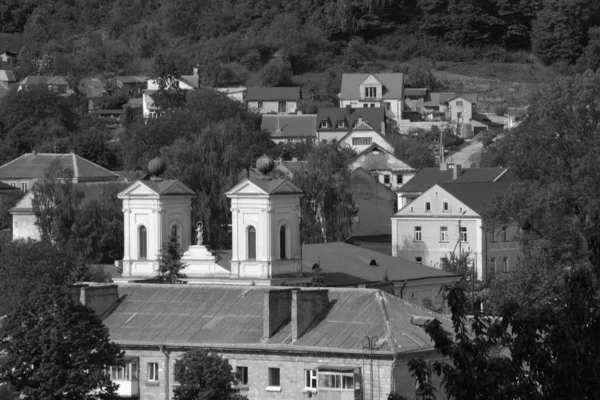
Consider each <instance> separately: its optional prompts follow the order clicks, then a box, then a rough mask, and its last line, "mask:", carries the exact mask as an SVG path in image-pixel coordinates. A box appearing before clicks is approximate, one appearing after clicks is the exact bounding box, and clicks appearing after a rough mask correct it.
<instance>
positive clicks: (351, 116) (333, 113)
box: [317, 107, 385, 131]
mask: <svg viewBox="0 0 600 400" xmlns="http://www.w3.org/2000/svg"><path fill="white" fill-rule="evenodd" d="M359 118H362V120H363V121H364V122H366V123H367V124H368V125H369V126H370V127H372V128H373V129H374V130H377V131H379V130H380V129H381V123H382V122H385V109H384V108H383V107H372V108H371V107H369V108H350V107H346V108H319V110H318V112H317V124H318V125H317V130H323V131H325V130H340V131H347V130H348V129H349V128H352V127H353V126H354V123H355V122H356V121H357V120H358V119H359ZM340 120H341V121H346V128H336V126H337V122H338V121H340ZM322 121H329V124H330V126H331V128H320V127H319V125H320V124H321V122H322Z"/></svg>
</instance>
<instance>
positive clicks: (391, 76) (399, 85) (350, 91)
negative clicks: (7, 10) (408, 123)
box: [340, 73, 404, 100]
mask: <svg viewBox="0 0 600 400" xmlns="http://www.w3.org/2000/svg"><path fill="white" fill-rule="evenodd" d="M371 75H373V77H374V78H375V79H377V80H378V81H379V82H381V84H382V85H383V99H384V100H385V99H401V98H402V90H403V88H404V77H403V75H402V74H401V73H385V74H343V75H342V89H341V93H340V99H342V100H360V99H361V93H360V84H361V83H363V82H364V81H365V79H367V78H368V77H369V76H371Z"/></svg>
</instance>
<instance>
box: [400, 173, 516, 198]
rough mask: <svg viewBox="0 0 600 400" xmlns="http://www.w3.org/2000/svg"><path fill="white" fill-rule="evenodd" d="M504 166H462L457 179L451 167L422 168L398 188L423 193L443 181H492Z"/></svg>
mask: <svg viewBox="0 0 600 400" xmlns="http://www.w3.org/2000/svg"><path fill="white" fill-rule="evenodd" d="M506 171H507V169H506V168H498V167H491V168H462V169H461V171H460V176H459V177H458V179H457V180H454V179H453V176H454V175H453V174H454V171H453V169H452V168H451V167H448V169H447V170H445V171H442V170H440V169H439V168H422V169H421V170H419V172H417V174H416V175H415V176H414V177H413V178H412V179H411V180H410V181H408V183H406V185H404V186H402V187H401V188H400V189H398V192H402V193H423V192H424V191H426V190H427V189H429V188H430V187H432V186H433V185H435V184H437V183H444V182H462V183H468V182H494V181H496V180H497V179H498V178H500V177H501V176H502V175H503V174H504V173H505V172H506Z"/></svg>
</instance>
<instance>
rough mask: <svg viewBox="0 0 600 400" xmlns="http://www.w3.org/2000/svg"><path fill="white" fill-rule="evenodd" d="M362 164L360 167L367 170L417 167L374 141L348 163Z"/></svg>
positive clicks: (393, 169) (405, 169)
mask: <svg viewBox="0 0 600 400" xmlns="http://www.w3.org/2000/svg"><path fill="white" fill-rule="evenodd" d="M355 163H356V164H360V166H359V167H358V168H363V169H364V170H366V171H374V170H378V171H386V170H389V171H414V170H415V169H414V168H413V167H411V166H410V165H408V164H407V163H405V162H404V161H402V160H400V159H399V158H397V157H396V156H394V154H393V153H392V152H390V151H388V150H386V149H385V148H384V147H382V146H381V145H379V144H377V143H373V144H372V145H370V146H369V147H367V148H366V149H364V150H363V151H362V152H360V153H359V154H358V155H357V156H356V157H354V158H352V159H351V160H350V161H348V165H349V166H352V164H355Z"/></svg>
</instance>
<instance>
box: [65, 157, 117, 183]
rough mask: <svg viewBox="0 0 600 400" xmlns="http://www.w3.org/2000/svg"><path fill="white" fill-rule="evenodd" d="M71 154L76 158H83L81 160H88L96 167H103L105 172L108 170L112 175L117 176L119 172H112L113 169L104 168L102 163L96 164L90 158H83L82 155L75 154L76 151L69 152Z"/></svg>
mask: <svg viewBox="0 0 600 400" xmlns="http://www.w3.org/2000/svg"><path fill="white" fill-rule="evenodd" d="M71 154H73V155H74V156H75V157H76V158H77V159H81V160H83V161H86V162H89V163H90V164H93V165H94V166H95V167H98V168H100V169H103V170H104V171H106V172H108V173H110V174H112V175H114V176H117V177H118V176H119V174H117V173H116V172H114V171H111V170H109V169H108V168H104V167H103V166H102V165H99V164H96V163H95V162H93V161H90V160H88V159H87V158H84V157H82V156H80V155H78V154H76V153H71Z"/></svg>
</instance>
